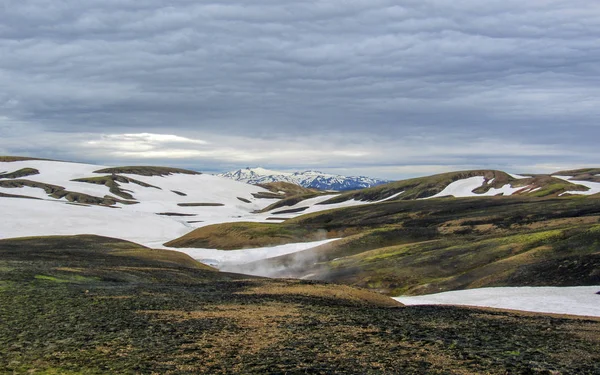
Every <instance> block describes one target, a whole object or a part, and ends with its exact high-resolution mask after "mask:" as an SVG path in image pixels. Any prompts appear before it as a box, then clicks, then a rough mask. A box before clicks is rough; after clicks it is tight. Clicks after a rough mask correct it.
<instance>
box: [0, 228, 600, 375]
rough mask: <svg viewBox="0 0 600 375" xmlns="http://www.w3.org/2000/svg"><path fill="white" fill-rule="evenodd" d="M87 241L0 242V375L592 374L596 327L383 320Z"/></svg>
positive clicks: (439, 315) (514, 317)
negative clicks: (14, 374) (6, 374)
mask: <svg viewBox="0 0 600 375" xmlns="http://www.w3.org/2000/svg"><path fill="white" fill-rule="evenodd" d="M394 306H398V305H396V304H395V303H394V302H393V301H392V300H390V299H387V298H384V297H382V296H378V295H377V294H373V293H370V292H367V291H363V290H357V289H353V288H349V287H344V286H335V285H327V284H321V283H315V282H303V281H286V280H269V279H260V278H248V277H244V276H241V275H234V274H222V273H218V272H215V271H213V270H211V269H209V268H206V267H204V266H202V265H199V264H198V263H196V262H194V261H192V260H191V259H189V258H188V257H186V256H185V255H183V254H178V253H174V252H166V251H155V250H150V249H146V248H144V247H142V246H139V245H136V244H132V243H130V242H125V241H121V240H115V239H106V238H102V237H97V236H74V237H50V238H28V239H17V240H2V241H0V321H2V323H3V324H0V348H2V350H0V373H39V374H76V373H77V374H79V373H85V374H104V373H111V374H121V373H161V374H187V373H211V374H219V373H257V374H258V373H261V374H262V373H288V374H293V373H299V374H300V373H366V374H368V373H373V374H375V373H404V374H422V373H430V374H476V373H481V374H484V373H485V374H505V373H539V374H544V373H551V372H555V373H581V374H593V373H598V371H600V365H599V363H600V334H599V333H600V321H598V320H585V319H568V318H565V317H550V316H538V315H531V314H516V313H507V312H499V311H488V310H476V309H466V308H455V307H394Z"/></svg>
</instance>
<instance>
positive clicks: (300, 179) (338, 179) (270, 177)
mask: <svg viewBox="0 0 600 375" xmlns="http://www.w3.org/2000/svg"><path fill="white" fill-rule="evenodd" d="M219 176H221V177H225V178H229V179H232V180H236V181H240V182H246V183H249V184H265V183H269V182H289V183H292V184H296V185H300V186H303V187H306V188H314V189H320V190H336V191H343V190H354V189H364V188H368V187H372V186H377V185H381V184H383V183H386V182H389V181H385V180H379V179H373V178H369V177H364V176H359V177H346V176H340V175H333V174H328V173H323V172H319V171H304V172H295V173H290V172H278V171H272V170H268V169H264V168H246V169H239V170H237V171H233V172H227V173H223V174H220V175H219Z"/></svg>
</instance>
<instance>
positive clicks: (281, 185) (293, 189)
mask: <svg viewBox="0 0 600 375" xmlns="http://www.w3.org/2000/svg"><path fill="white" fill-rule="evenodd" d="M257 186H260V187H262V188H265V189H267V190H269V191H270V192H273V193H276V194H279V193H280V192H283V193H284V195H285V197H292V196H295V195H305V194H314V193H319V192H320V191H319V190H317V189H308V188H305V187H303V186H300V185H296V184H292V183H289V182H282V181H280V182H269V183H266V184H257Z"/></svg>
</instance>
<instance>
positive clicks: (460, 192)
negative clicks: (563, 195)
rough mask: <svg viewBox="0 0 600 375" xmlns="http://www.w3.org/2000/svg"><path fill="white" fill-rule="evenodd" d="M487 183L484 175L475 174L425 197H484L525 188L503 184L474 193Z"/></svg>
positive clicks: (510, 192) (507, 193) (509, 193)
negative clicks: (480, 192)
mask: <svg viewBox="0 0 600 375" xmlns="http://www.w3.org/2000/svg"><path fill="white" fill-rule="evenodd" d="M484 183H485V178H484V177H483V176H475V177H469V178H465V179H462V180H458V181H454V182H452V183H451V184H450V185H448V186H446V188H445V189H444V190H442V191H440V192H439V193H437V194H436V195H432V196H431V197H427V198H423V199H430V198H439V197H447V196H453V197H456V198H466V197H484V196H494V195H498V194H503V195H512V194H514V193H515V192H516V191H519V190H521V189H523V187H516V188H514V187H512V186H510V185H509V184H506V185H504V186H502V187H501V188H498V189H496V188H491V189H490V190H488V191H487V192H485V193H483V194H477V193H474V192H473V190H475V189H477V188H479V187H481V186H482V185H483V184H484Z"/></svg>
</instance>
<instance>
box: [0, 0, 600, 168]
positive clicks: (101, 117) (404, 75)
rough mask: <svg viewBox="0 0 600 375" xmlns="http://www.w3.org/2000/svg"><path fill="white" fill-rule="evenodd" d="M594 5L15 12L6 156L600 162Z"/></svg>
mask: <svg viewBox="0 0 600 375" xmlns="http://www.w3.org/2000/svg"><path fill="white" fill-rule="evenodd" d="M599 38H600V5H598V4H597V3H596V2H593V1H589V0H574V1H535V2H524V1H516V0H502V1H500V0H490V1H485V2H481V1H476V0H458V1H452V2H440V1H437V0H424V1H405V2H402V3H398V2H396V1H391V0H368V1H367V0H351V1H346V0H344V1H342V0H327V1H312V0H305V1H296V2H278V1H273V0H250V1H241V0H230V1H225V2H213V1H207V2H206V1H205V2H193V1H187V0H184V1H178V2H172V1H166V0H150V1H144V2H139V1H133V0H123V1H119V2H114V1H108V2H107V1H100V0H90V1H84V2H82V1H75V0H64V1H60V2H57V1H47V0H42V1H40V0H6V1H4V2H3V5H2V11H1V12H0V55H1V56H2V59H0V86H1V87H2V90H1V92H0V154H12V155H30V156H37V157H46V158H54V159H61V160H77V161H82V162H90V163H100V164H109V165H123V164H129V165H131V164H159V165H170V166H175V167H183V168H191V169H195V170H201V171H205V172H227V171H231V170H236V169H239V168H244V167H246V166H249V165H253V166H263V167H265V168H269V169H274V170H282V171H295V170H307V169H318V170H321V171H323V172H326V173H333V174H341V175H346V176H352V175H365V176H370V177H376V178H383V179H400V178H404V177H410V176H417V175H428V174H432V173H437V172H444V171H450V170H460V169H473V168H494V169H501V170H507V171H511V172H515V173H519V172H531V173H536V172H540V173H542V172H547V171H551V170H553V171H555V170H560V169H564V168H576V167H583V166H590V165H594V164H595V163H597V160H599V156H600V151H598V148H597V147H596V141H595V140H596V139H598V138H600V130H599V128H598V126H597V118H598V115H599V114H600V105H599V104H600V85H599V81H600V74H598V73H599V72H598V64H597V63H596V62H597V61H598V60H600V50H599V49H598V48H597V41H598V39H599Z"/></svg>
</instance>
